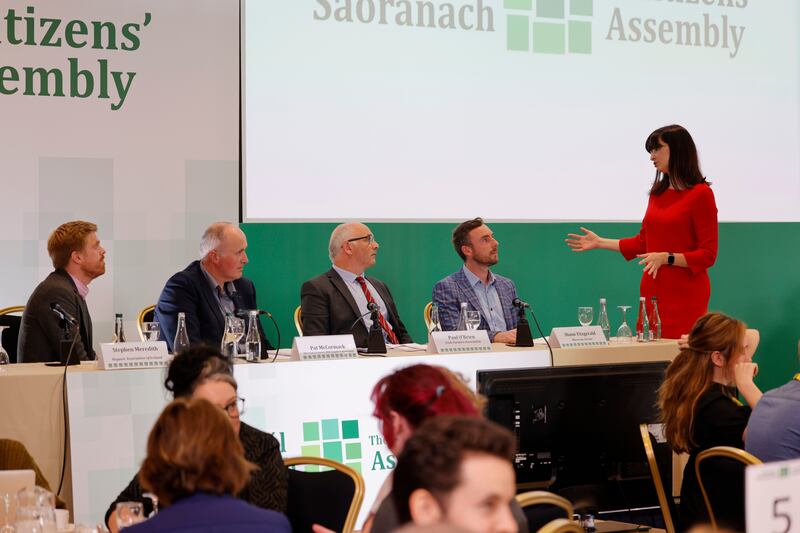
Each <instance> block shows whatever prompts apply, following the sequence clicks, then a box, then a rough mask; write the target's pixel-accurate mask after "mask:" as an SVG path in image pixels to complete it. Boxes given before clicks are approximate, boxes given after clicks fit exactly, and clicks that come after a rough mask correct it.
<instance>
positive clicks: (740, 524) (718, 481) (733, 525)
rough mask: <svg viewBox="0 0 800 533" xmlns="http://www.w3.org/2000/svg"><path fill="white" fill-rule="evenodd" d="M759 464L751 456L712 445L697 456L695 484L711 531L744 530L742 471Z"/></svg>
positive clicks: (730, 448) (731, 448)
mask: <svg viewBox="0 0 800 533" xmlns="http://www.w3.org/2000/svg"><path fill="white" fill-rule="evenodd" d="M760 464H762V463H761V461H760V460H759V459H758V458H757V457H755V456H754V455H752V454H750V453H747V452H746V451H744V450H740V449H739V448H733V447H731V446H715V447H713V448H709V449H708V450H704V451H702V452H700V453H699V454H698V455H697V459H695V463H694V468H695V473H696V474H697V482H698V484H699V485H700V491H701V492H702V493H703V500H705V503H706V510H707V511H708V517H709V519H710V520H711V527H712V528H713V529H714V530H716V529H717V528H727V529H732V530H734V531H744V530H745V518H744V470H745V467H747V466H748V465H760Z"/></svg>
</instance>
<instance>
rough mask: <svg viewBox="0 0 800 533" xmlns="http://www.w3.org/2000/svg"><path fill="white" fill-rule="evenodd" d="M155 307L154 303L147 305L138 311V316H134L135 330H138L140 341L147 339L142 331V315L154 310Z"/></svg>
mask: <svg viewBox="0 0 800 533" xmlns="http://www.w3.org/2000/svg"><path fill="white" fill-rule="evenodd" d="M155 309H156V306H155V305H148V306H147V307H145V308H144V309H142V310H141V311H139V316H138V317H136V330H137V331H138V332H139V339H141V341H142V342H145V341H146V340H147V339H146V338H145V336H144V331H142V324H144V317H145V315H147V313H150V312H153V311H155Z"/></svg>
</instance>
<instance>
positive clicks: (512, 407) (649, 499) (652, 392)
mask: <svg viewBox="0 0 800 533" xmlns="http://www.w3.org/2000/svg"><path fill="white" fill-rule="evenodd" d="M667 365H668V363H667V362H657V363H635V364H622V365H620V364H615V365H595V366H573V367H548V368H532V369H515V370H487V371H479V372H478V379H477V381H478V390H479V391H480V392H481V393H482V394H484V395H485V396H486V397H487V398H488V400H489V402H488V405H487V416H488V418H489V419H491V420H494V421H495V422H498V423H499V424H501V425H503V426H505V427H508V428H509V429H511V430H512V431H513V432H514V433H515V434H516V436H517V443H518V453H517V457H516V462H515V469H516V474H517V484H518V486H519V487H520V488H523V489H529V488H547V489H548V490H551V491H553V492H557V493H559V494H561V495H563V496H565V497H567V498H568V499H570V500H571V501H572V502H573V504H575V506H576V509H580V508H581V507H584V508H587V509H591V510H596V511H620V510H629V509H636V508H642V507H653V506H657V505H658V500H657V497H656V494H655V490H654V488H653V482H652V479H651V477H650V472H649V468H648V465H647V460H646V457H645V454H644V449H643V445H642V439H641V435H640V432H639V424H641V423H642V422H646V423H648V424H656V423H657V422H658V409H657V407H656V398H657V391H658V387H659V386H660V385H661V382H662V381H663V377H664V371H665V370H666V367H667ZM656 454H657V456H658V457H659V460H660V461H661V462H662V463H663V462H664V461H667V462H668V461H669V460H670V459H671V454H670V451H669V449H668V447H667V445H666V443H658V444H657V445H656ZM667 470H668V469H667ZM663 481H664V484H665V486H666V487H669V486H670V485H671V477H670V478H667V479H663Z"/></svg>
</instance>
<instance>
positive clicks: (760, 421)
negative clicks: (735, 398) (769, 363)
mask: <svg viewBox="0 0 800 533" xmlns="http://www.w3.org/2000/svg"><path fill="white" fill-rule="evenodd" d="M797 348H798V355H800V343H799V344H798V347H797ZM744 445H745V449H746V450H747V451H748V452H750V453H752V454H753V455H755V456H756V457H758V458H759V459H761V460H762V461H764V462H765V463H768V462H772V461H786V460H789V459H797V458H800V374H795V376H794V378H792V380H791V381H790V382H789V383H786V384H785V385H782V386H780V387H778V388H777V389H773V390H771V391H767V392H765V393H764V395H763V396H762V397H761V399H760V400H759V401H758V403H757V404H756V406H755V407H754V408H753V412H752V414H750V419H749V420H748V423H747V432H746V433H745V442H744Z"/></svg>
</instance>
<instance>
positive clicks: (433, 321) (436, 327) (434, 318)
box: [431, 304, 442, 333]
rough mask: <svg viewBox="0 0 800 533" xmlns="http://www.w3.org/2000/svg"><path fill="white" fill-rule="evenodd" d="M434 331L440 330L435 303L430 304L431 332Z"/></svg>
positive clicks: (440, 325) (437, 308)
mask: <svg viewBox="0 0 800 533" xmlns="http://www.w3.org/2000/svg"><path fill="white" fill-rule="evenodd" d="M434 331H442V324H441V323H440V322H439V306H438V305H436V304H433V305H432V306H431V333H433V332H434Z"/></svg>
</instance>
